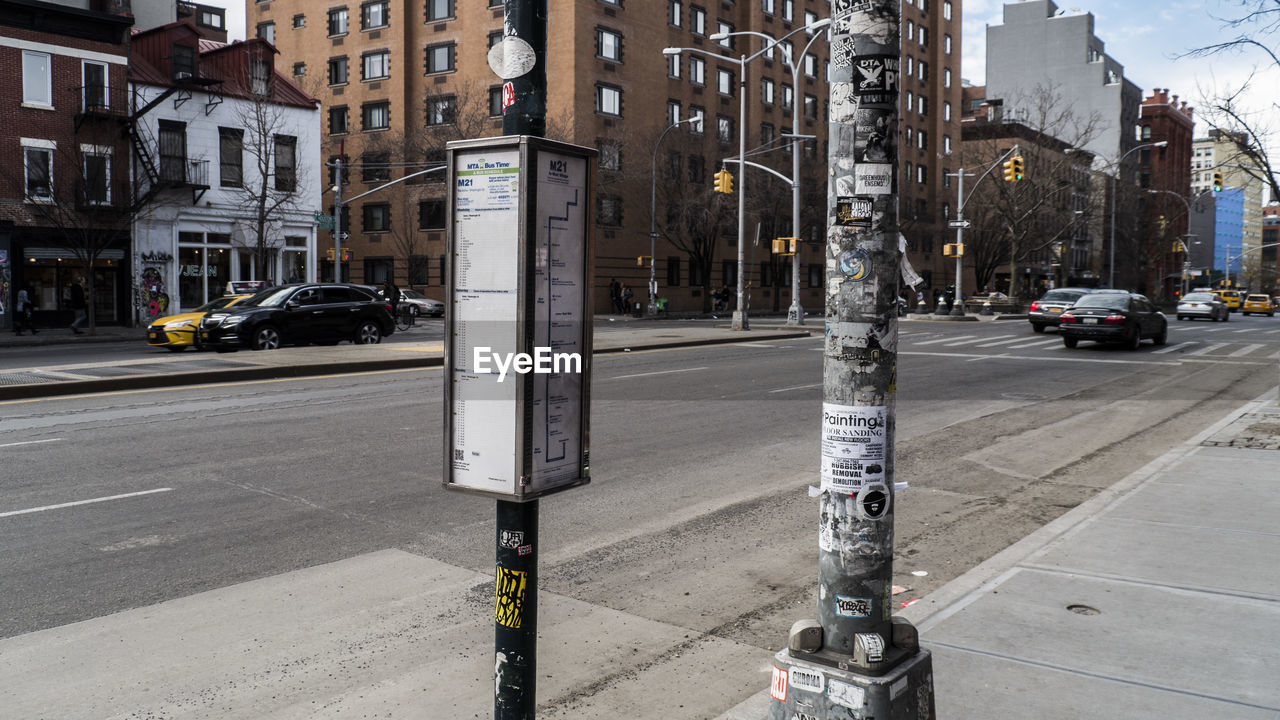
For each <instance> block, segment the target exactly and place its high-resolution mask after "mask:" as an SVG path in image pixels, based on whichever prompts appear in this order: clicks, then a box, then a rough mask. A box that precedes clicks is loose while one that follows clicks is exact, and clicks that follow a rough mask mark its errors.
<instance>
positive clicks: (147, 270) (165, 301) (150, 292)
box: [138, 267, 169, 318]
mask: <svg viewBox="0 0 1280 720" xmlns="http://www.w3.org/2000/svg"><path fill="white" fill-rule="evenodd" d="M138 293H139V298H138V299H139V303H138V304H139V305H141V306H142V309H143V311H144V312H145V313H146V314H147V317H149V318H156V317H160V316H161V315H163V314H164V313H165V310H168V309H169V293H168V292H166V289H165V286H164V275H163V274H161V272H160V270H159V269H158V268H153V267H144V268H143V269H142V282H141V283H140V285H139V288H138Z"/></svg>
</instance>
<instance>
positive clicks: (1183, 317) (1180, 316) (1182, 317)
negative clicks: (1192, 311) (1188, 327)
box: [1178, 315, 1187, 321]
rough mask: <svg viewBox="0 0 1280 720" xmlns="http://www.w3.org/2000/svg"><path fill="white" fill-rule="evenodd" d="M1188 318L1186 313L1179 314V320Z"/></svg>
mask: <svg viewBox="0 0 1280 720" xmlns="http://www.w3.org/2000/svg"><path fill="white" fill-rule="evenodd" d="M1186 319H1187V317H1186V316H1185V315H1179V316H1178V320H1179V321H1181V320H1186Z"/></svg>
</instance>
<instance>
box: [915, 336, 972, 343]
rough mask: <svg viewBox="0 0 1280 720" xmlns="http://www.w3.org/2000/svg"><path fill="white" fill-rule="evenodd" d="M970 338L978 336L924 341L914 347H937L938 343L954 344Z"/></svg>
mask: <svg viewBox="0 0 1280 720" xmlns="http://www.w3.org/2000/svg"><path fill="white" fill-rule="evenodd" d="M972 337H978V336H977V335H961V336H959V337H944V338H938V339H936V340H925V341H924V342H918V343H916V345H937V344H938V343H944V342H955V341H956V340H968V339H969V338H972Z"/></svg>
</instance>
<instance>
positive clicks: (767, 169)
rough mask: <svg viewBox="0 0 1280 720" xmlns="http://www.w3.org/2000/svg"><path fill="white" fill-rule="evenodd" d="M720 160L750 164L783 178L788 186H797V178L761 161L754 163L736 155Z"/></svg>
mask: <svg viewBox="0 0 1280 720" xmlns="http://www.w3.org/2000/svg"><path fill="white" fill-rule="evenodd" d="M720 162H721V163H739V164H741V165H750V166H751V167H753V168H756V169H757V170H763V171H765V172H767V173H769V174H770V175H773V176H774V177H776V178H778V179H779V180H781V181H782V182H784V183H786V184H787V186H788V187H794V186H795V184H796V181H795V180H793V179H792V178H789V177H787V176H786V175H783V174H782V173H780V172H778V171H777V170H774V169H773V168H771V167H767V166H765V165H761V164H760V163H753V162H751V161H750V160H740V159H738V158H736V157H731V158H725V159H723V160H721V161H720Z"/></svg>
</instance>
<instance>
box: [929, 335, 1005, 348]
mask: <svg viewBox="0 0 1280 720" xmlns="http://www.w3.org/2000/svg"><path fill="white" fill-rule="evenodd" d="M1011 337H1018V336H1016V335H997V336H995V337H994V338H982V337H979V338H973V339H971V340H961V341H959V342H949V343H947V344H945V345H943V346H942V347H956V346H957V345H971V344H973V343H976V342H982V341H983V340H1001V339H1004V338H1011ZM978 347H983V346H982V345H979V346H978Z"/></svg>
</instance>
